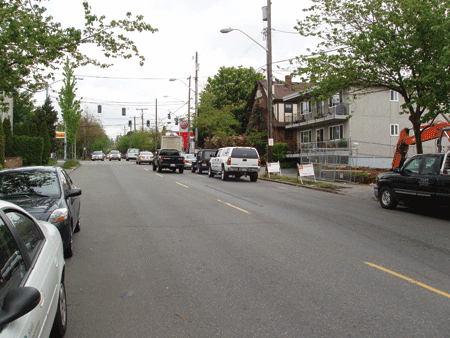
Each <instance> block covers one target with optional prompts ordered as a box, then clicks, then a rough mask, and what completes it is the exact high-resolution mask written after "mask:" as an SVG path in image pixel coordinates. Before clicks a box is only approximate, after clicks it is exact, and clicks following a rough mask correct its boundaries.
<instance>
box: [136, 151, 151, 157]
mask: <svg viewBox="0 0 450 338" xmlns="http://www.w3.org/2000/svg"><path fill="white" fill-rule="evenodd" d="M139 155H148V156H152V155H153V153H151V152H149V151H141V152H140V153H139Z"/></svg>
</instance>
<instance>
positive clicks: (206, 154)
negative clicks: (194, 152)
mask: <svg viewBox="0 0 450 338" xmlns="http://www.w3.org/2000/svg"><path fill="white" fill-rule="evenodd" d="M215 153H216V150H213V151H204V152H203V154H204V155H203V156H204V158H211V156H212V155H214V154H215Z"/></svg>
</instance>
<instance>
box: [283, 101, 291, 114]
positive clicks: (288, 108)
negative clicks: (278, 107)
mask: <svg viewBox="0 0 450 338" xmlns="http://www.w3.org/2000/svg"><path fill="white" fill-rule="evenodd" d="M284 112H285V113H292V103H285V104H284Z"/></svg>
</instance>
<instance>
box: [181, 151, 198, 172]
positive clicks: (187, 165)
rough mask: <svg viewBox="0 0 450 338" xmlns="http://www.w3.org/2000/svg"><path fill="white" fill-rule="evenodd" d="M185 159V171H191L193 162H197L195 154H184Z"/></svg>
mask: <svg viewBox="0 0 450 338" xmlns="http://www.w3.org/2000/svg"><path fill="white" fill-rule="evenodd" d="M181 156H183V157H184V169H191V167H192V162H194V161H195V159H196V157H195V155H194V154H183V155H181Z"/></svg>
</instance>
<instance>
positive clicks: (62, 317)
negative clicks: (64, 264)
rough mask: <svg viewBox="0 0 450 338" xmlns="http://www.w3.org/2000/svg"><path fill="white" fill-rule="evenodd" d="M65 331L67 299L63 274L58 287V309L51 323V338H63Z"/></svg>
mask: <svg viewBox="0 0 450 338" xmlns="http://www.w3.org/2000/svg"><path fill="white" fill-rule="evenodd" d="M66 329H67V298H66V287H65V285H64V274H63V277H62V279H61V284H60V286H59V298H58V309H57V310H56V315H55V321H54V322H53V327H52V332H51V337H64V335H65V333H66Z"/></svg>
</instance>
